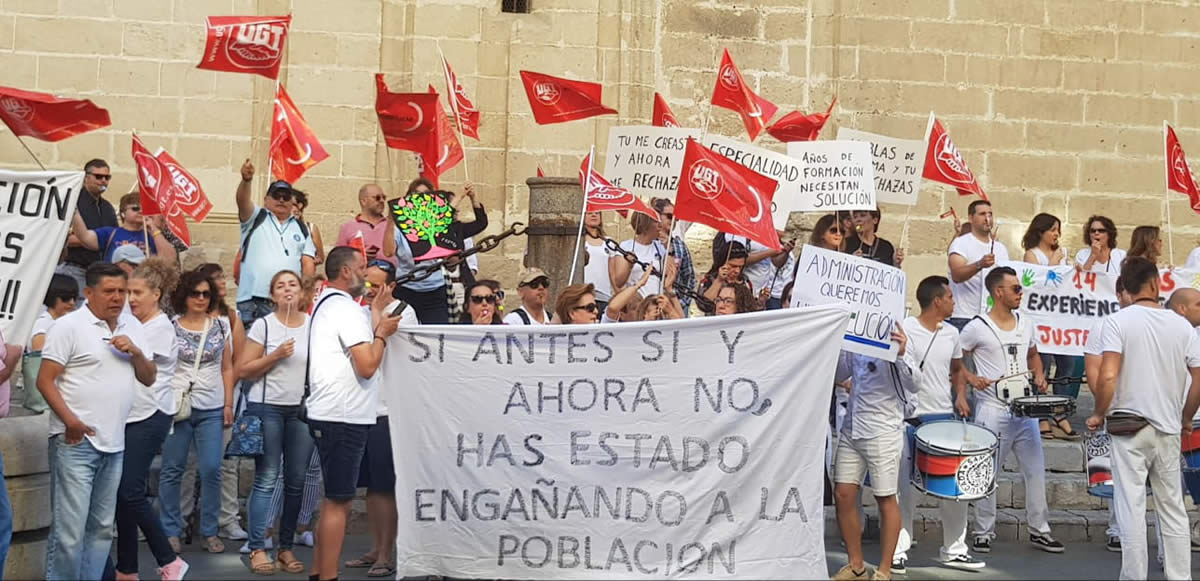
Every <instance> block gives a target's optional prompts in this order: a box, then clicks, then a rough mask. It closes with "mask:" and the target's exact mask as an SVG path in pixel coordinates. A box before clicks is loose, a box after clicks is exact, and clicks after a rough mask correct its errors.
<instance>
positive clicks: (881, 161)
mask: <svg viewBox="0 0 1200 581" xmlns="http://www.w3.org/2000/svg"><path fill="white" fill-rule="evenodd" d="M837 137H838V139H844V140H848V141H865V142H867V143H870V144H871V161H872V164H873V165H874V169H875V201H877V202H879V203H882V204H899V205H901V206H915V205H916V204H917V194H919V193H920V192H921V173H922V172H923V171H924V169H925V142H924V141H922V140H920V139H897V138H895V137H888V136H887V135H879V134H877V133H867V132H866V131H859V130H857V129H847V128H844V127H843V128H839V129H838V135H837Z"/></svg>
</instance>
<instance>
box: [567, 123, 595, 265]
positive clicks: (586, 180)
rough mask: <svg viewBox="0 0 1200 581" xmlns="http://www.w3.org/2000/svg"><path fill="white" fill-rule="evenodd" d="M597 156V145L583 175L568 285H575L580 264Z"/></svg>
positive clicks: (593, 148) (589, 156)
mask: <svg viewBox="0 0 1200 581" xmlns="http://www.w3.org/2000/svg"><path fill="white" fill-rule="evenodd" d="M595 155H596V145H595V144H592V149H591V151H590V152H589V153H588V164H587V173H585V174H583V183H582V184H580V185H582V186H583V188H582V189H583V204H582V207H581V208H580V209H579V231H578V232H576V233H575V247H574V248H575V251H574V252H573V253H572V254H571V274H570V275H568V276H567V285H568V286H570V285H572V284H575V267H576V266H578V264H579V241H580V240H582V239H583V221H584V218H585V217H586V215H587V200H588V192H587V191H588V184H590V183H592V163H593V162H594V157H593V156H595Z"/></svg>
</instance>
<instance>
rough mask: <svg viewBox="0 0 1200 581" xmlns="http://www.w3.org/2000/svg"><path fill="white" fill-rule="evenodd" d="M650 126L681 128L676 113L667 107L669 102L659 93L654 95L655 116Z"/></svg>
mask: <svg viewBox="0 0 1200 581" xmlns="http://www.w3.org/2000/svg"><path fill="white" fill-rule="evenodd" d="M650 124H651V125H653V126H655V127H679V121H676V120H675V113H673V112H672V111H671V108H670V107H669V106H667V100H666V99H664V98H663V96H662V95H660V94H658V93H657V92H655V93H654V116H653V118H651V120H650Z"/></svg>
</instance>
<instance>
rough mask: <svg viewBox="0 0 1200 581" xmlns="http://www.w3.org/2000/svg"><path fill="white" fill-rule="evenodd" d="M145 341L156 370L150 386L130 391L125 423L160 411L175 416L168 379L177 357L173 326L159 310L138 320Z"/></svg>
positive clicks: (177, 350) (138, 420) (172, 372)
mask: <svg viewBox="0 0 1200 581" xmlns="http://www.w3.org/2000/svg"><path fill="white" fill-rule="evenodd" d="M142 329H143V330H144V333H145V334H146V341H147V343H148V344H149V345H150V346H151V348H152V349H153V350H154V353H153V354H151V353H149V352H147V353H146V355H147V356H151V355H153V357H154V365H155V367H157V368H158V372H157V373H156V374H155V375H154V385H152V386H150V387H148V388H145V389H141V388H139V389H136V390H134V396H135V397H134V399H133V408H132V409H131V410H130V411H129V419H128V420H126V423H130V424H132V423H133V422H140V421H142V420H144V419H146V418H148V417H150V416H152V415H154V412H157V411H161V412H162V413H164V414H167V415H170V416H173V415H175V412H176V411H179V410H176V409H175V407H176V406H175V394H174V393H173V392H172V390H171V378H173V377H174V376H175V365H176V363H177V362H178V359H179V346H178V345H177V344H176V343H175V325H173V324H171V317H168V316H167V314H166V313H161V312H160V313H159V314H157V315H155V316H154V318H153V319H150V320H149V321H146V322H145V323H142Z"/></svg>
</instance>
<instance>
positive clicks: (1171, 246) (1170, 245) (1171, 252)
mask: <svg viewBox="0 0 1200 581" xmlns="http://www.w3.org/2000/svg"><path fill="white" fill-rule="evenodd" d="M1163 203H1164V204H1166V206H1167V254H1168V256H1169V257H1170V260H1168V261H1167V264H1169V265H1172V266H1173V265H1174V264H1175V240H1174V237H1173V236H1172V234H1173V229H1172V228H1171V190H1167V195H1166V196H1164V197H1163Z"/></svg>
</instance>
